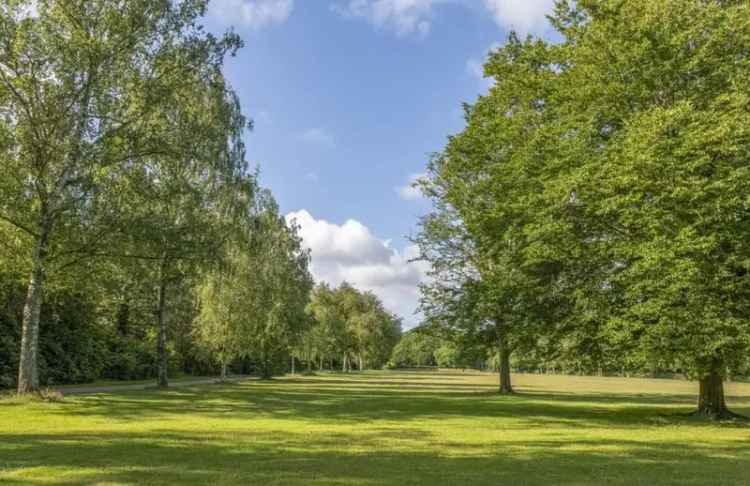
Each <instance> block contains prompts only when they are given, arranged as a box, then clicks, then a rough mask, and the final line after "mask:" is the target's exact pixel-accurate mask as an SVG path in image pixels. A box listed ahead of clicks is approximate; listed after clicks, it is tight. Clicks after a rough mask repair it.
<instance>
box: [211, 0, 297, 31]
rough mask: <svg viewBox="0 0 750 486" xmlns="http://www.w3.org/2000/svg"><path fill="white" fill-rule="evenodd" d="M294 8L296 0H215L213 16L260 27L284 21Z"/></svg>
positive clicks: (227, 21)
mask: <svg viewBox="0 0 750 486" xmlns="http://www.w3.org/2000/svg"><path fill="white" fill-rule="evenodd" d="M292 10H294V0H213V1H212V2H211V3H209V12H210V14H211V15H212V16H214V17H215V18H217V19H218V20H219V21H221V22H222V23H225V24H232V25H241V26H245V27H250V28H251V29H260V28H262V27H265V26H267V25H271V24H281V23H284V22H285V21H286V20H287V19H288V18H289V16H290V15H291V14H292Z"/></svg>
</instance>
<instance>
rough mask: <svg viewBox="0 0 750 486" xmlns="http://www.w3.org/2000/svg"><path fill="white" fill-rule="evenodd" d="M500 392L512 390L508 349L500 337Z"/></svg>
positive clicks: (511, 391)
mask: <svg viewBox="0 0 750 486" xmlns="http://www.w3.org/2000/svg"><path fill="white" fill-rule="evenodd" d="M499 348H500V366H499V372H500V393H502V394H509V393H514V392H513V386H512V385H511V382H510V349H509V347H508V344H507V343H506V341H505V339H504V338H500V345H499Z"/></svg>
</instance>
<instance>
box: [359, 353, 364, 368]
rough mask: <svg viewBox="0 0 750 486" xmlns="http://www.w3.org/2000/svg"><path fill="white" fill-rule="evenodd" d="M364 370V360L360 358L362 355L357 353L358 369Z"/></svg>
mask: <svg viewBox="0 0 750 486" xmlns="http://www.w3.org/2000/svg"><path fill="white" fill-rule="evenodd" d="M364 370H365V363H364V360H362V355H361V354H360V355H359V371H364Z"/></svg>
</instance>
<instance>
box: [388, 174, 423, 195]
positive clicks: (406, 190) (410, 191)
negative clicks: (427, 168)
mask: <svg viewBox="0 0 750 486" xmlns="http://www.w3.org/2000/svg"><path fill="white" fill-rule="evenodd" d="M424 177H427V174H424V173H422V174H412V175H411V176H409V182H408V183H407V184H406V185H403V186H400V187H397V188H396V192H397V193H398V195H399V197H400V198H401V199H403V200H404V201H416V200H419V199H422V198H423V197H424V195H423V194H422V191H421V190H420V189H419V188H418V187H415V186H414V184H416V183H417V182H418V181H419V180H420V179H422V178H424Z"/></svg>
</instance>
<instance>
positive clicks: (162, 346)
mask: <svg viewBox="0 0 750 486" xmlns="http://www.w3.org/2000/svg"><path fill="white" fill-rule="evenodd" d="M165 267H166V262H164V263H163V264H162V275H161V277H160V282H159V311H158V313H159V337H158V341H157V344H156V354H157V361H158V368H159V369H158V371H159V380H158V385H159V387H161V388H166V387H168V386H169V380H168V378H167V369H168V366H169V357H168V356H167V279H166V275H164V273H165Z"/></svg>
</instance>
